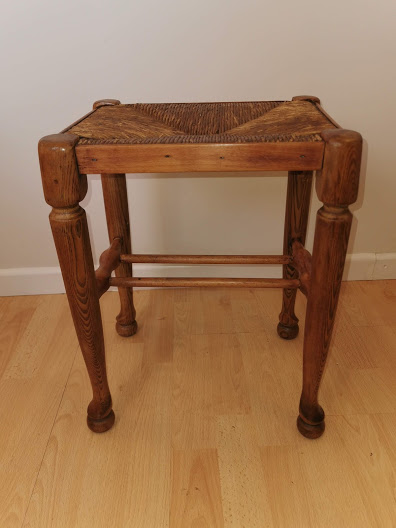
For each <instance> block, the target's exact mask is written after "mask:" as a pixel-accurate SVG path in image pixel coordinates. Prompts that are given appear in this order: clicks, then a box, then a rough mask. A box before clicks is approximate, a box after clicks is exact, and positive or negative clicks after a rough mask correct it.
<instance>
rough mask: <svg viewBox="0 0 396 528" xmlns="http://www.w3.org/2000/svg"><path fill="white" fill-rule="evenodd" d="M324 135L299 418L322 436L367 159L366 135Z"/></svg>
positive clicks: (307, 430)
mask: <svg viewBox="0 0 396 528" xmlns="http://www.w3.org/2000/svg"><path fill="white" fill-rule="evenodd" d="M322 137H323V139H324V140H325V141H326V146H325V155H324V163H323V170H322V172H321V173H318V177H317V182H316V190H317V193H318V197H319V200H321V201H322V202H323V203H324V205H323V207H322V208H321V209H320V210H319V211H318V214H317V218H316V228H315V238H314V247H313V254H312V272H311V287H310V291H309V295H308V303H307V315H306V323H305V335H304V359H303V389H302V394H301V400H300V414H299V417H298V419H297V427H298V429H299V431H300V433H301V434H302V435H304V436H305V437H307V438H317V437H319V436H321V435H322V433H323V431H324V428H325V424H324V411H323V409H322V407H321V406H320V405H319V403H318V391H319V386H320V382H321V378H322V374H323V371H324V368H325V364H326V359H327V353H328V349H329V344H330V339H331V334H332V329H333V324H334V318H335V314H336V309H337V302H338V297H339V292H340V286H341V280H342V273H343V269H344V263H345V257H346V252H347V246H348V239H349V233H350V228H351V223H352V214H351V213H350V211H349V210H348V205H349V204H351V203H353V202H355V201H356V197H357V191H358V181H359V172H360V159H361V137H360V135H359V134H357V133H356V132H352V131H348V130H331V131H326V132H323V133H322Z"/></svg>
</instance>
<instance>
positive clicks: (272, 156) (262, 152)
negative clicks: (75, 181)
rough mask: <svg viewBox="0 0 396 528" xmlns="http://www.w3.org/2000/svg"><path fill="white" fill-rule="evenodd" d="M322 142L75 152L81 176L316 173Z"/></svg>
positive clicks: (89, 147)
mask: <svg viewBox="0 0 396 528" xmlns="http://www.w3.org/2000/svg"><path fill="white" fill-rule="evenodd" d="M323 149H324V147H323V142H311V143H309V142H295V143H236V144H226V143H225V144H216V143H214V144H210V143H208V144H206V143H202V144H169V145H163V144H153V145H123V144H119V145H118V144H114V145H112V144H108V145H101V144H99V145H84V144H80V145H78V146H77V148H76V156H77V160H78V166H79V168H80V172H81V173H84V174H103V173H114V172H117V173H131V172H132V173H134V172H226V171H266V170H268V171H269V170H293V171H297V170H302V171H304V170H319V169H321V167H322V159H323Z"/></svg>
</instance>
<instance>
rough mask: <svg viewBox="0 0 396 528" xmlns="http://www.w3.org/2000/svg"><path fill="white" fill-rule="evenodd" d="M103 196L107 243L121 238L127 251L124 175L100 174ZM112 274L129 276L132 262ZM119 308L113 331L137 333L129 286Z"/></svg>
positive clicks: (120, 290) (122, 291)
mask: <svg viewBox="0 0 396 528" xmlns="http://www.w3.org/2000/svg"><path fill="white" fill-rule="evenodd" d="M119 104H120V101H118V99H101V100H99V101H96V102H95V103H94V104H93V109H94V110H95V109H97V108H100V107H101V106H114V105H119ZM102 188H103V199H104V204H105V211H106V220H107V230H108V232H109V240H110V244H112V242H113V240H114V239H115V238H120V239H121V254H126V253H131V252H132V248H131V232H130V229H129V210H128V194H127V187H126V179H125V174H102ZM115 274H116V277H132V264H129V263H128V262H120V263H119V265H118V266H117V267H116V269H115ZM118 293H119V295H120V303H121V310H120V313H119V314H118V316H117V322H116V330H117V332H118V334H119V335H120V336H122V337H129V336H132V335H134V334H136V332H137V322H136V310H135V307H134V304H133V290H132V288H128V289H126V288H118Z"/></svg>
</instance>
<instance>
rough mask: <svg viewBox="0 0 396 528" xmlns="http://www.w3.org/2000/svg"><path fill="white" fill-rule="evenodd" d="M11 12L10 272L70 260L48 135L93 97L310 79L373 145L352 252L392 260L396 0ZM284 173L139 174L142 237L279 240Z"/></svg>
mask: <svg viewBox="0 0 396 528" xmlns="http://www.w3.org/2000/svg"><path fill="white" fill-rule="evenodd" d="M2 11H3V16H2V21H1V24H2V25H3V26H4V27H3V28H1V31H0V39H1V41H2V42H1V50H2V51H1V53H2V54H3V55H4V56H3V57H2V58H1V70H2V81H1V83H0V90H1V99H0V101H1V108H2V112H1V114H2V119H1V133H2V138H1V150H2V155H1V167H2V176H1V179H2V193H1V196H0V200H1V208H0V215H1V218H0V229H1V260H0V268H2V269H4V268H7V269H8V271H7V273H9V270H14V271H15V268H29V269H30V268H37V269H41V268H43V267H51V266H56V265H57V259H56V255H55V250H54V247H53V244H52V240H51V235H50V230H49V226H48V222H47V215H48V212H49V208H48V207H47V205H46V204H45V202H44V200H43V198H42V191H41V184H40V175H39V169H38V162H37V155H36V145H37V140H38V139H39V138H40V137H41V136H43V135H46V134H49V133H53V132H56V131H59V130H60V129H61V128H63V127H64V126H66V125H67V124H69V123H70V122H72V121H73V120H74V119H75V118H77V117H79V116H80V115H82V114H84V113H86V112H87V111H88V110H89V109H90V107H91V104H92V102H93V101H94V100H96V99H99V98H103V97H110V98H118V99H121V101H123V102H138V101H139V102H142V101H145V102H168V101H169V102H171V101H218V100H226V101H234V100H263V99H269V100H271V99H290V98H291V97H292V96H293V95H297V94H305V93H309V94H313V95H317V96H319V97H320V98H321V100H322V104H323V106H324V107H325V108H326V110H327V111H328V112H329V113H330V114H331V115H332V116H333V117H334V118H335V119H336V120H337V121H339V122H340V124H342V125H343V126H344V127H345V128H351V129H355V130H358V131H360V132H361V133H362V135H363V137H364V139H365V140H366V142H367V144H368V149H367V145H366V152H365V157H367V156H368V157H367V159H368V162H367V164H366V163H365V168H364V171H363V174H362V179H363V186H362V192H361V196H360V198H359V201H358V204H357V206H355V207H354V209H355V213H356V219H357V221H356V224H355V226H354V230H353V236H352V240H351V244H350V247H349V252H350V253H353V254H357V255H361V254H364V255H371V256H372V258H374V257H373V255H375V254H377V253H380V254H382V258H383V259H385V261H386V258H387V255H389V258H390V261H389V263H390V267H389V270H391V268H392V265H393V264H392V262H393V261H392V258H393V257H392V254H393V256H394V254H395V252H396V213H395V208H394V202H395V197H396V174H395V162H394V160H393V158H394V154H395V148H396V147H395V123H396V104H395V97H394V93H395V87H396V67H395V65H396V38H395V19H396V3H395V2H391V1H389V0H377V2H375V3H374V2H371V1H370V2H367V1H362V0H359V1H358V0H353V1H351V0H348V1H345V0H342V1H341V0H333V1H332V2H326V3H321V2H317V1H315V2H314V1H307V0H302V1H300V2H292V1H291V0H288V1H278V2H263V1H262V0H260V1H253V0H245V2H241V1H240V0H238V1H237V0H227V1H226V0H222V1H218V0H200V1H199V2H198V1H185V0H184V1H181V0H168V1H160V0H145V1H137V0H135V1H126V0H122V1H112V2H110V1H106V2H101V1H95V2H93V1H83V0H79V1H78V2H77V1H75V0H69V1H68V2H54V1H47V0H37V1H27V0H25V1H24V2H17V3H8V4H7V6H6V7H5V8H4V7H3V10H2ZM367 151H368V152H367ZM91 181H92V189H91V191H90V193H89V194H88V197H87V199H86V200H85V202H84V203H85V206H86V208H87V211H88V213H89V215H90V219H91V227H92V234H93V240H94V247H95V251H96V256H97V255H98V253H99V252H100V251H101V250H103V249H104V248H105V247H106V245H107V238H106V233H105V221H104V212H103V205H102V201H101V197H100V182H99V180H98V178H97V177H96V176H94V177H92V178H91ZM285 183H286V182H285V178H284V177H279V175H272V176H271V177H267V178H262V177H259V176H253V175H251V174H249V175H243V174H233V175H231V176H230V177H226V175H218V176H215V177H212V176H211V175H204V176H202V177H199V178H195V179H194V178H192V177H191V176H190V175H167V176H160V177H154V176H139V175H135V176H132V177H131V179H130V181H129V190H130V207H131V215H132V228H133V244H134V249H135V251H136V252H144V251H155V252H161V251H162V252H172V251H175V252H176V251H180V252H253V253H254V252H268V253H272V252H278V251H281V245H282V226H281V222H282V221H283V215H284V212H283V211H284V198H285V192H284V191H285ZM317 205H318V204H317V202H316V201H315V202H314V208H315V209H316V208H317ZM311 239H312V222H311V229H310V238H309V240H310V241H311ZM310 243H311V242H310ZM363 260H364V258H363ZM389 273H393V271H392V272H391V271H389ZM3 276H4V272H3ZM394 276H395V277H396V266H395V270H394Z"/></svg>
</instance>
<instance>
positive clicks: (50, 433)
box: [21, 344, 80, 528]
mask: <svg viewBox="0 0 396 528" xmlns="http://www.w3.org/2000/svg"><path fill="white" fill-rule="evenodd" d="M79 350H80V347H79V345H78V344H77V345H76V350H75V352H74V357H73V361H72V362H71V366H70V370H69V373H68V375H67V378H66V382H65V386H64V387H63V391H62V396H61V397H60V398H59V405H58V409H57V410H56V414H55V416H54V421H53V423H52V426H51V430H50V432H49V435H48V439H47V443H46V444H45V449H44V451H43V456H42V458H41V462H40V465H39V468H38V470H37V475H36V478H35V479H34V484H33V487H32V493H31V494H30V497H29V501H28V503H27V506H26V511H25V514H24V516H23V520H22V524H21V528H23V526H24V524H25V520H26V515H27V513H28V511H29V507H30V503H31V501H32V497H33V493H34V490H35V488H36V484H37V480H38V477H39V475H40V471H41V467H42V465H43V462H44V458H45V455H46V453H47V449H48V444H49V441H50V438H51V435H52V431H53V429H54V426H55V422H56V419H57V417H58V414H59V409H60V406H61V404H62V401H63V397H64V395H65V391H66V387H67V384H68V383H69V379H70V374H71V372H72V370H73V366H74V363H75V361H76V356H77V352H79Z"/></svg>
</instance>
